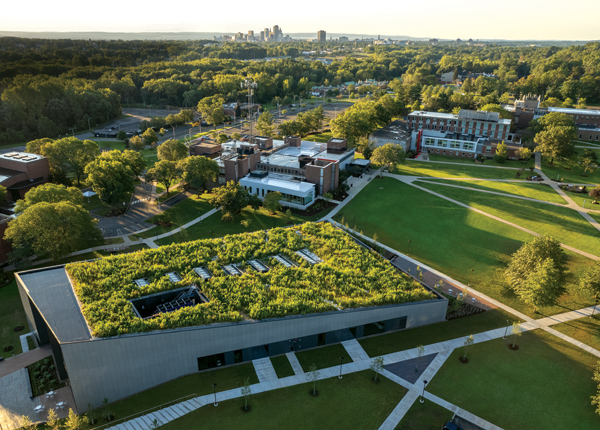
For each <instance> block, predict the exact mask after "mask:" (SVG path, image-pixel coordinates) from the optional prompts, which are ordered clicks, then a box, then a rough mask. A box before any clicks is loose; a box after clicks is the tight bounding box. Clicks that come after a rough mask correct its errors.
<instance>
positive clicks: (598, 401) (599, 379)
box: [592, 361, 600, 415]
mask: <svg viewBox="0 0 600 430" xmlns="http://www.w3.org/2000/svg"><path fill="white" fill-rule="evenodd" d="M592 381H594V382H596V383H597V384H598V388H597V392H596V395H595V396H592V405H595V406H597V408H596V413H597V414H598V415H600V361H599V362H598V363H597V364H596V370H594V376H592Z"/></svg>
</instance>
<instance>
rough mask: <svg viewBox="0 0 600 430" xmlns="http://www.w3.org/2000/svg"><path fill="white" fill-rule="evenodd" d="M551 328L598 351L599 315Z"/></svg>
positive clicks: (599, 334)
mask: <svg viewBox="0 0 600 430" xmlns="http://www.w3.org/2000/svg"><path fill="white" fill-rule="evenodd" d="M552 328H553V329H556V330H558V331H559V332H561V333H564V334H566V335H567V336H571V337H572V338H574V339H577V340H578V341H580V342H583V343H585V344H586V345H589V346H591V347H592V348H594V349H597V350H599V351H600V315H599V314H598V313H595V314H594V316H593V317H584V318H579V319H577V320H573V321H569V322H566V323H562V324H556V325H553V326H552Z"/></svg>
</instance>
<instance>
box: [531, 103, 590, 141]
mask: <svg viewBox="0 0 600 430" xmlns="http://www.w3.org/2000/svg"><path fill="white" fill-rule="evenodd" d="M551 112H560V113H564V114H567V115H569V116H570V117H571V118H573V121H574V122H575V125H576V126H577V137H578V138H579V139H582V140H593V141H596V142H598V141H600V110H594V109H572V108H560V107H548V108H538V109H536V111H535V116H534V118H541V117H542V116H544V115H546V114H548V113H551Z"/></svg>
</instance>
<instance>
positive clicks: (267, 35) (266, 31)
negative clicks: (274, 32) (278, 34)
mask: <svg viewBox="0 0 600 430" xmlns="http://www.w3.org/2000/svg"><path fill="white" fill-rule="evenodd" d="M270 36H271V30H269V29H268V28H265V40H269V39H270Z"/></svg>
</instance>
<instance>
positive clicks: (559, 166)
mask: <svg viewBox="0 0 600 430" xmlns="http://www.w3.org/2000/svg"><path fill="white" fill-rule="evenodd" d="M542 171H543V172H544V173H545V174H546V175H548V177H549V178H550V179H557V178H558V179H560V180H561V181H562V182H564V183H568V184H596V185H598V184H600V170H596V171H594V172H592V173H590V172H587V173H585V175H586V176H582V175H584V173H583V169H582V168H581V167H579V166H572V165H570V164H568V163H567V162H566V161H561V160H554V164H553V165H552V166H551V165H550V160H549V159H547V158H546V157H542Z"/></svg>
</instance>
